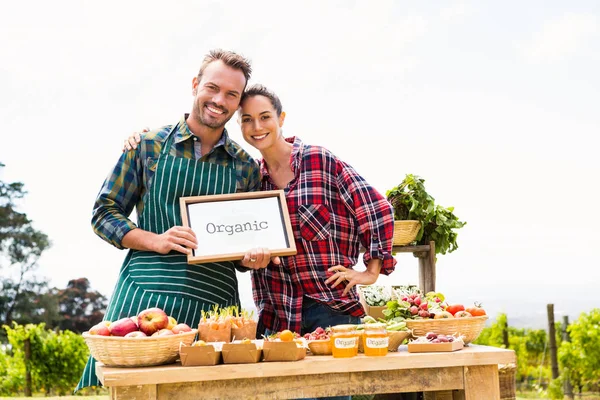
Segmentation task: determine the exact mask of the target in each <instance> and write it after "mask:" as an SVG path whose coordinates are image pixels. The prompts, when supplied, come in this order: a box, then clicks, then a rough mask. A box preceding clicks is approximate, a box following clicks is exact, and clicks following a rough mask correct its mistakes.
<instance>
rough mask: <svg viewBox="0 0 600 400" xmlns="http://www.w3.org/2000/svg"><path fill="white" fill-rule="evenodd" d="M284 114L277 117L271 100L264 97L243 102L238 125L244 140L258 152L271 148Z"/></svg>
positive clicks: (251, 98)
mask: <svg viewBox="0 0 600 400" xmlns="http://www.w3.org/2000/svg"><path fill="white" fill-rule="evenodd" d="M284 119H285V113H284V112H282V113H281V115H280V116H277V111H275V108H274V107H273V104H271V100H269V98H267V97H265V96H260V95H258V96H252V97H249V98H247V99H245V100H244V102H243V103H242V106H241V109H240V118H239V123H240V126H241V128H242V135H243V136H244V140H245V141H246V142H248V144H250V145H251V146H253V147H255V148H257V149H258V150H264V149H266V148H268V147H270V146H272V145H273V144H274V143H275V141H276V140H277V138H278V137H279V135H280V134H281V127H282V126H283V121H284Z"/></svg>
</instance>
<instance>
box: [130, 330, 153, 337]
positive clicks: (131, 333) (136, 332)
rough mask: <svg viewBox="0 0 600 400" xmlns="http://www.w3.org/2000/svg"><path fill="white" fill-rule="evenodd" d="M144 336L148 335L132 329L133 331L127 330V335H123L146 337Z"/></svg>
mask: <svg viewBox="0 0 600 400" xmlns="http://www.w3.org/2000/svg"><path fill="white" fill-rule="evenodd" d="M146 336H148V335H146V334H145V333H144V332H142V331H133V332H129V333H128V334H127V335H125V337H146Z"/></svg>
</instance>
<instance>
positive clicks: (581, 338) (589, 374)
mask: <svg viewBox="0 0 600 400" xmlns="http://www.w3.org/2000/svg"><path fill="white" fill-rule="evenodd" d="M567 330H568V331H569V335H570V337H571V341H570V342H562V343H561V345H560V348H559V350H558V357H559V361H560V363H561V365H562V367H563V370H564V371H566V374H567V376H568V378H569V379H570V380H571V383H572V384H573V386H574V387H577V388H578V389H579V392H580V393H581V392H582V390H583V389H584V388H588V389H589V390H597V388H598V386H599V385H600V308H594V309H593V310H591V311H590V312H589V313H582V314H581V315H580V316H579V318H578V319H577V320H576V321H575V322H574V323H572V324H570V325H569V327H568V328H567Z"/></svg>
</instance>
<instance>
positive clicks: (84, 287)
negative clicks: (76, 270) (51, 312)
mask: <svg viewBox="0 0 600 400" xmlns="http://www.w3.org/2000/svg"><path fill="white" fill-rule="evenodd" d="M89 289H90V282H89V281H88V280H87V278H79V279H72V280H70V281H69V284H68V285H67V288H66V289H63V290H60V291H58V304H59V311H60V314H61V318H62V319H61V321H60V324H59V327H60V329H62V330H67V329H68V330H70V331H73V332H77V333H81V332H84V331H86V330H88V329H89V328H90V327H91V326H93V325H96V324H97V323H98V322H100V321H102V317H103V316H104V311H105V309H106V297H105V296H103V295H102V294H100V293H99V292H97V291H96V292H92V291H89Z"/></svg>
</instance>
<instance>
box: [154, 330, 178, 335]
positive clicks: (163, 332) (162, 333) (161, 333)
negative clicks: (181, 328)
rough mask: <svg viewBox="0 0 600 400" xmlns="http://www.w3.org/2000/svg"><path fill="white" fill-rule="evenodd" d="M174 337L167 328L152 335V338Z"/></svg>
mask: <svg viewBox="0 0 600 400" xmlns="http://www.w3.org/2000/svg"><path fill="white" fill-rule="evenodd" d="M169 335H174V333H173V331H172V330H170V329H167V328H164V329H161V330H160V331H156V332H154V333H153V334H152V336H169Z"/></svg>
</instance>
